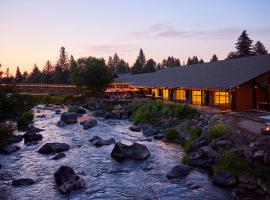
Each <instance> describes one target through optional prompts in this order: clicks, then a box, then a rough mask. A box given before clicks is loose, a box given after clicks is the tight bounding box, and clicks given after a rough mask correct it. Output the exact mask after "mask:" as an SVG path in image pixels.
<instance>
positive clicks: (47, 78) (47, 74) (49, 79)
mask: <svg viewBox="0 0 270 200" xmlns="http://www.w3.org/2000/svg"><path fill="white" fill-rule="evenodd" d="M53 72H54V69H53V66H52V63H51V62H50V61H49V60H48V61H47V62H46V64H45V66H44V68H43V71H42V76H43V79H42V80H43V82H44V83H53Z"/></svg>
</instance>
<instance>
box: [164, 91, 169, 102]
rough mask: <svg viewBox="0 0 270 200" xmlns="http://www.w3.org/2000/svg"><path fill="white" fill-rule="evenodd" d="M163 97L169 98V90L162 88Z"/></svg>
mask: <svg viewBox="0 0 270 200" xmlns="http://www.w3.org/2000/svg"><path fill="white" fill-rule="evenodd" d="M163 99H164V100H169V90H168V89H163Z"/></svg>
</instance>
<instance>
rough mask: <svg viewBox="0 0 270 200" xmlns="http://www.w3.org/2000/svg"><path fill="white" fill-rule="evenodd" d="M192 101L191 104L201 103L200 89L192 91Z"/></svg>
mask: <svg viewBox="0 0 270 200" xmlns="http://www.w3.org/2000/svg"><path fill="white" fill-rule="evenodd" d="M192 103H193V104H201V103H202V91H192Z"/></svg>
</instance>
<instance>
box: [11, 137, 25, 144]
mask: <svg viewBox="0 0 270 200" xmlns="http://www.w3.org/2000/svg"><path fill="white" fill-rule="evenodd" d="M22 140H23V137H22V136H21V135H11V136H10V137H9V138H8V143H9V144H12V143H18V142H21V141H22Z"/></svg>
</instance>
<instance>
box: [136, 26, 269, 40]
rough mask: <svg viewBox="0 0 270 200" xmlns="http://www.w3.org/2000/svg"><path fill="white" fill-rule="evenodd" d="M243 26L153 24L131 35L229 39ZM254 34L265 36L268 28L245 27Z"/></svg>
mask: <svg viewBox="0 0 270 200" xmlns="http://www.w3.org/2000/svg"><path fill="white" fill-rule="evenodd" d="M244 29H245V28H242V27H228V28H221V29H213V30H184V29H183V30H181V29H177V28H174V27H172V26H170V25H169V24H154V25H151V26H149V27H148V28H146V29H145V30H142V31H136V32H132V33H131V35H132V36H133V37H137V38H187V39H189V38H190V39H231V38H232V37H235V35H239V34H240V33H241V32H242V31H243V30H244ZM247 31H248V32H252V33H254V34H256V35H261V36H266V35H269V33H270V28H264V29H247Z"/></svg>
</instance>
